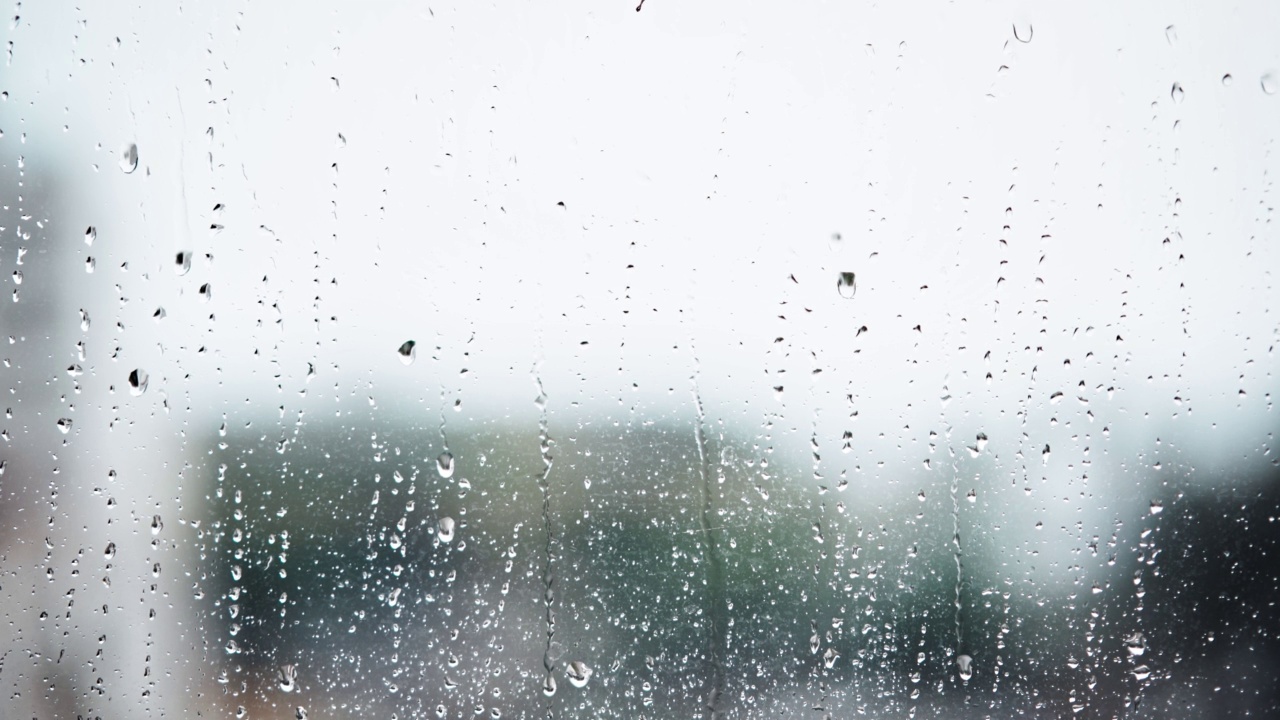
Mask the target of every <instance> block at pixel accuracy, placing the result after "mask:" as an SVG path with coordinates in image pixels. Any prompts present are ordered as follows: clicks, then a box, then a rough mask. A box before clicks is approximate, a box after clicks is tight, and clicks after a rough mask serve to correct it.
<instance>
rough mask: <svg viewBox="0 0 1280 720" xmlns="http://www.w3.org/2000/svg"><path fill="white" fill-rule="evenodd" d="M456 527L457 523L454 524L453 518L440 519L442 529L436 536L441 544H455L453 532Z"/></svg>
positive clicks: (440, 528)
mask: <svg viewBox="0 0 1280 720" xmlns="http://www.w3.org/2000/svg"><path fill="white" fill-rule="evenodd" d="M455 527H456V523H454V521H453V518H451V517H449V516H447V515H446V516H445V517H442V518H440V527H439V529H438V530H437V531H436V536H437V537H439V538H440V542H442V543H451V542H453V531H454V528H455Z"/></svg>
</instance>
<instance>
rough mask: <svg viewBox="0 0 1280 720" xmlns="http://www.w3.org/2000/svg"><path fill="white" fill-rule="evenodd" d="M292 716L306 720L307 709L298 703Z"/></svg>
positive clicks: (298, 719)
mask: <svg viewBox="0 0 1280 720" xmlns="http://www.w3.org/2000/svg"><path fill="white" fill-rule="evenodd" d="M293 716H294V717H295V718H297V720H307V709H306V708H304V707H302V706H301V705H299V706H298V708H297V709H296V710H295V711H294V713H293Z"/></svg>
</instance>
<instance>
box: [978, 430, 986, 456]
mask: <svg viewBox="0 0 1280 720" xmlns="http://www.w3.org/2000/svg"><path fill="white" fill-rule="evenodd" d="M986 449H987V434H986V433H982V432H980V433H978V452H982V451H983V450H986Z"/></svg>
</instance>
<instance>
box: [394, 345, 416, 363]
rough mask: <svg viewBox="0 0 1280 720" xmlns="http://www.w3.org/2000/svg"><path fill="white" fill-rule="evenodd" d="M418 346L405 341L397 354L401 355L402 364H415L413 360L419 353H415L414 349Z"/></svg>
mask: <svg viewBox="0 0 1280 720" xmlns="http://www.w3.org/2000/svg"><path fill="white" fill-rule="evenodd" d="M417 344H418V343H416V342H414V341H412V340H405V341H404V342H403V343H401V344H400V349H399V350H396V352H397V353H398V354H399V355H400V362H402V363H404V364H405V365H409V364H411V363H412V362H413V358H414V357H415V356H416V355H417V352H415V351H414V347H415V346H416V345H417Z"/></svg>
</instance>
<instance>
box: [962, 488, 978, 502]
mask: <svg viewBox="0 0 1280 720" xmlns="http://www.w3.org/2000/svg"><path fill="white" fill-rule="evenodd" d="M964 497H965V499H966V500H968V501H969V502H978V491H977V490H970V491H969V494H968V495H965V496H964Z"/></svg>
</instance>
